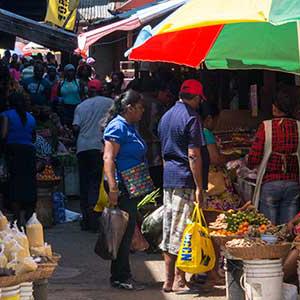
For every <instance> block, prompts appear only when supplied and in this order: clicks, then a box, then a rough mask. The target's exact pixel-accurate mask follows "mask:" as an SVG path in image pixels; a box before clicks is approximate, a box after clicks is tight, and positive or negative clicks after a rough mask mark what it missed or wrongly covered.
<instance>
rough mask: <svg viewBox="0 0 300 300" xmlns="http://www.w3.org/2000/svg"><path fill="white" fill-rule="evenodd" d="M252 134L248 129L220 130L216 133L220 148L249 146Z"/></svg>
mask: <svg viewBox="0 0 300 300" xmlns="http://www.w3.org/2000/svg"><path fill="white" fill-rule="evenodd" d="M253 137H254V134H253V133H252V132H248V131H240V132H222V133H218V134H217V139H218V141H219V143H220V145H221V148H222V149H224V150H225V149H232V148H250V147H251V144H252V141H253Z"/></svg>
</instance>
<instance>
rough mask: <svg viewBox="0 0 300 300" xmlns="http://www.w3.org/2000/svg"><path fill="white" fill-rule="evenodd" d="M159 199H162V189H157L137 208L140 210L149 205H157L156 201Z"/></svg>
mask: <svg viewBox="0 0 300 300" xmlns="http://www.w3.org/2000/svg"><path fill="white" fill-rule="evenodd" d="M159 197H160V189H157V190H155V191H153V192H152V193H150V194H148V195H147V196H146V197H145V198H144V199H143V200H141V201H140V202H139V204H138V206H137V208H138V209H140V208H142V207H143V206H145V205H147V204H157V203H156V199H157V198H159Z"/></svg>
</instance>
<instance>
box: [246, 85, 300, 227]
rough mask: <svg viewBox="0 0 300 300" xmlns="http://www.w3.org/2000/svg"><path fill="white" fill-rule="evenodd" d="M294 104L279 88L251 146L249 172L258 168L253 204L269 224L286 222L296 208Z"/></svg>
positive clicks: (299, 161)
mask: <svg viewBox="0 0 300 300" xmlns="http://www.w3.org/2000/svg"><path fill="white" fill-rule="evenodd" d="M296 101H297V100H296V99H294V98H293V97H292V96H291V95H290V93H289V91H288V90H287V88H281V90H280V91H279V92H278V93H277V95H276V97H275V101H274V104H273V119H272V120H268V121H264V122H263V124H261V125H260V127H259V129H258V131H257V133H256V136H255V140H254V142H253V144H252V147H251V150H250V153H249V157H248V166H249V168H252V169H253V168H255V167H258V175H257V180H256V189H255V193H254V203H255V205H256V207H258V208H259V210H260V211H261V212H262V213H263V214H264V215H265V216H266V217H268V219H270V220H271V221H272V223H273V224H276V225H278V224H284V223H287V222H289V221H290V220H291V219H292V218H293V217H294V216H295V215H296V214H297V213H298V212H299V205H300V184H299V170H300V167H299V166H300V138H299V137H300V122H299V121H296V120H295V119H294V118H293V115H294V113H296V112H297V110H296V105H297V102H296Z"/></svg>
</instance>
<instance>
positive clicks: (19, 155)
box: [1, 93, 36, 225]
mask: <svg viewBox="0 0 300 300" xmlns="http://www.w3.org/2000/svg"><path fill="white" fill-rule="evenodd" d="M10 104H11V107H12V109H10V110H6V111H4V112H3V113H2V114H1V117H2V128H1V138H2V139H3V140H5V142H6V160H7V165H8V171H9V175H10V176H9V200H10V204H11V208H12V210H13V212H14V214H15V218H16V219H17V220H18V223H19V225H21V224H22V225H23V224H24V221H27V219H29V218H30V216H31V215H32V213H33V212H34V210H35V204H36V156H35V148H34V145H33V142H34V139H35V128H36V122H35V119H34V117H33V116H32V115H31V114H30V113H28V112H26V110H25V98H24V95H23V94H21V93H16V94H13V95H12V96H11V99H10ZM22 210H25V219H26V220H21V218H20V216H21V211H22Z"/></svg>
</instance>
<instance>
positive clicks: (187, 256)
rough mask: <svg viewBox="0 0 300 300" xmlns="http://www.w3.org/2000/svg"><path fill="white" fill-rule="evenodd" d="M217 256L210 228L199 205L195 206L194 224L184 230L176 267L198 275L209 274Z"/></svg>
mask: <svg viewBox="0 0 300 300" xmlns="http://www.w3.org/2000/svg"><path fill="white" fill-rule="evenodd" d="M215 262H216V255H215V250H214V247H213V243H212V240H211V238H210V235H209V231H208V227H207V225H206V221H205V219H204V216H203V212H202V209H200V208H199V204H196V205H195V209H194V212H193V215H192V223H190V224H188V225H187V226H186V228H185V230H184V233H183V236H182V241H181V245H180V250H179V253H178V257H177V262H176V266H177V268H179V269H180V270H182V271H184V272H187V273H191V274H197V273H202V272H208V271H210V270H212V269H213V268H214V266H215Z"/></svg>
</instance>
